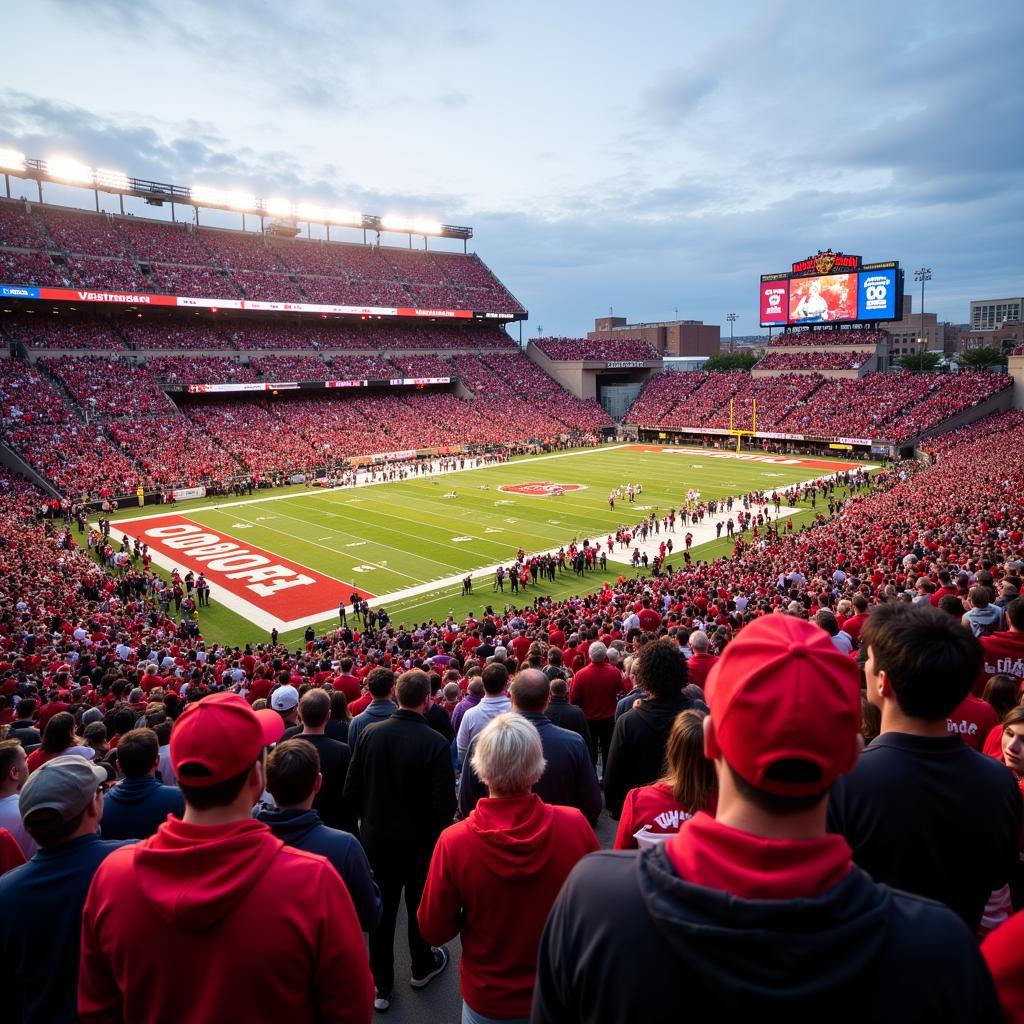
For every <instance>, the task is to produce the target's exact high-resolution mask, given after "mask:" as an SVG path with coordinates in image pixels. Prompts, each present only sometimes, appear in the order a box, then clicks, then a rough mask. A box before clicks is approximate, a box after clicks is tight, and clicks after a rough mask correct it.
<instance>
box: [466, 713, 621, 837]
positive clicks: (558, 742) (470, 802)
mask: <svg viewBox="0 0 1024 1024" xmlns="http://www.w3.org/2000/svg"><path fill="white" fill-rule="evenodd" d="M518 714H520V715H522V716H523V718H525V719H526V720H527V721H530V722H533V724H534V725H535V726H536V727H537V732H539V733H540V744H541V747H542V748H543V750H544V760H545V761H546V762H547V764H546V766H545V768H544V774H543V775H542V776H541V777H540V778H539V779H538V780H537V784H536V785H535V786H534V787H533V792H534V793H536V794H537V796H539V797H540V798H541V800H543V801H544V803H546V804H559V805H561V806H563V807H577V808H579V810H581V811H582V812H583V816H584V817H585V818H586V819H587V821H589V822H590V824H591V825H594V824H596V823H597V819H598V817H599V815H600V814H601V787H600V786H599V785H598V782H597V774H596V772H595V771H594V765H593V763H592V762H591V760H590V753H589V752H588V750H587V745H586V744H585V743H584V742H583V739H582V738H581V737H580V735H579V734H578V733H575V732H570V731H569V730H568V729H562V728H560V727H559V726H557V725H555V723H554V722H552V721H551V720H550V719H549V718H548V717H547V715H544V714H542V713H540V712H538V711H520V712H518ZM475 747H476V740H475V739H474V740H473V742H472V743H471V744H470V745H469V752H468V753H467V754H466V762H465V764H464V765H463V766H462V778H461V779H460V781H459V817H460V818H466V817H468V816H469V812H470V811H472V810H473V808H474V807H476V804H477V801H478V800H480V799H481V798H482V797H485V796H487V787H486V786H485V785H484V784H483V782H482V781H481V780H480V778H479V776H478V775H477V774H476V772H475V771H473V765H472V763H471V760H470V759H471V757H472V755H473V750H474V748H475Z"/></svg>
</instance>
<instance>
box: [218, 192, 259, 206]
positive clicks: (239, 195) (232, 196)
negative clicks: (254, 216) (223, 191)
mask: <svg viewBox="0 0 1024 1024" xmlns="http://www.w3.org/2000/svg"><path fill="white" fill-rule="evenodd" d="M225 205H227V206H230V207H231V209H232V210H242V211H245V210H255V209H256V197H255V196H254V195H253V194H252V193H251V192H241V191H236V192H229V193H228V195H227V203H226V204H225Z"/></svg>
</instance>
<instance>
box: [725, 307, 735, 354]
mask: <svg viewBox="0 0 1024 1024" xmlns="http://www.w3.org/2000/svg"><path fill="white" fill-rule="evenodd" d="M725 319H726V320H728V321H729V351H730V352H732V351H733V350H734V349H735V342H734V341H733V338H732V329H733V325H734V324H735V323H736V314H735V313H730V314H729V315H728V316H727V317H726V318H725Z"/></svg>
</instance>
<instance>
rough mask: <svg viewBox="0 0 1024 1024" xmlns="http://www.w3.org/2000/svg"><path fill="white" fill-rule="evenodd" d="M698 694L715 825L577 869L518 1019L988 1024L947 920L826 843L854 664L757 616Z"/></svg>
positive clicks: (969, 962)
mask: <svg viewBox="0 0 1024 1024" xmlns="http://www.w3.org/2000/svg"><path fill="white" fill-rule="evenodd" d="M707 691H708V699H709V704H710V708H711V713H710V716H709V717H708V718H707V719H706V720H705V725H704V730H705V731H704V746H705V752H706V754H707V755H708V757H710V758H711V759H712V760H713V761H714V762H715V772H716V774H717V777H718V806H717V810H716V813H715V817H714V818H711V817H710V816H709V815H707V814H705V813H703V812H699V813H697V814H696V815H695V816H694V817H693V818H692V819H691V820H689V821H687V822H686V823H685V824H684V825H683V827H682V828H681V829H680V830H679V832H678V834H676V835H674V836H672V837H670V838H669V839H667V840H666V841H665V842H663V843H660V844H659V845H657V846H655V847H653V848H650V849H646V850H643V851H641V852H640V853H639V854H637V853H634V852H628V851H626V852H617V851H615V852H612V851H609V852H600V853H595V854H592V855H591V856H589V857H586V858H585V859H584V860H582V861H581V862H580V863H579V864H577V865H576V867H575V868H574V869H573V871H572V873H571V874H570V875H569V878H568V879H567V880H566V883H565V885H564V886H563V887H562V891H561V892H560V893H559V896H558V898H557V899H556V901H555V904H554V906H553V908H552V910H551V914H550V916H549V918H548V922H547V925H546V927H545V929H544V934H543V936H542V938H541V944H540V950H539V955H538V959H537V963H538V972H537V984H536V988H535V990H534V1002H533V1009H532V1015H531V1021H532V1022H533V1024H571V1022H587V1024H591V1022H593V1024H597V1022H612V1021H621V1020H627V1019H628V1020H638V1021H639V1020H652V1021H653V1020H665V1019H667V1017H668V1016H669V1015H671V1016H673V1017H674V1016H677V1015H678V1007H679V1005H680V1001H681V1000H682V1002H683V1003H684V1004H685V1011H686V1013H685V1015H686V1017H687V1018H688V1019H692V1020H745V1019H749V1018H751V1017H754V1016H758V1017H763V1016H766V1015H767V1016H769V1017H771V1018H772V1019H780V1020H801V1021H811V1020H830V1021H841V1022H844V1024H845V1022H849V1024H854V1022H858V1021H863V1020H867V1019H870V1020H872V1021H881V1022H894V1024H895V1022H900V1024H903V1022H905V1021H907V1020H908V1019H912V1020H919V1021H933V1020H949V1021H953V1020H971V1021H986V1022H989V1021H990V1022H992V1024H995V1022H996V1021H998V1020H999V1019H1000V1014H999V1006H998V1003H997V1001H996V995H995V991H994V988H993V985H992V980H991V978H990V976H989V974H988V971H987V969H986V968H985V965H984V963H983V961H982V959H981V955H980V953H979V951H978V947H977V943H976V941H975V938H974V936H973V935H972V933H971V932H970V931H969V930H968V929H967V928H966V927H965V926H964V924H963V922H962V921H960V920H959V919H958V918H957V917H956V915H954V914H953V913H952V912H951V911H949V910H948V909H947V908H945V907H942V906H940V905H938V904H935V903H933V902H931V901H930V900H926V899H921V898H920V897H917V896H911V895H909V894H906V893H901V892H896V891H894V890H891V889H888V888H886V887H885V886H879V885H876V884H875V883H874V882H873V881H872V880H871V878H870V877H869V876H868V875H867V874H866V873H865V872H864V871H862V870H861V869H860V868H858V867H857V866H856V865H855V864H854V863H853V860H852V857H851V850H850V848H849V846H848V845H847V844H846V841H845V840H844V839H843V838H842V837H841V836H837V835H829V834H828V831H827V827H826V815H827V806H828V794H829V789H830V788H831V786H832V785H833V784H834V783H835V781H836V779H837V778H838V777H839V776H840V775H841V774H843V773H844V772H848V771H850V769H851V768H853V766H854V765H855V764H856V762H857V758H858V754H859V751H860V746H861V740H860V733H859V723H860V678H859V673H858V671H857V667H856V665H855V664H854V663H853V661H852V660H851V659H850V658H848V657H844V656H843V655H841V654H840V653H839V652H838V651H837V650H836V649H835V647H834V646H833V644H832V642H831V640H830V639H829V637H828V636H827V634H826V633H824V632H823V631H822V630H821V629H819V628H818V627H817V626H814V625H812V624H810V623H808V622H805V621H801V620H799V619H796V618H793V617H791V616H784V615H770V616H766V617H764V618H760V619H757V620H756V621H754V622H753V623H751V624H750V625H748V626H746V627H745V628H744V629H743V630H742V631H741V632H740V634H739V636H738V637H737V638H736V639H735V640H734V641H733V642H732V643H730V644H729V646H728V647H727V648H726V650H725V652H724V654H723V655H722V658H721V660H720V661H719V662H718V664H717V665H716V666H715V668H714V669H713V670H712V672H711V675H710V676H709V678H708V686H707ZM907 948H913V949H914V955H915V959H914V961H913V963H910V962H908V961H907V959H906V956H905V951H906V949H907ZM638 964H639V965H642V972H641V974H640V975H639V976H638V973H637V972H638V967H637V965H638ZM669 1008H672V1009H669Z"/></svg>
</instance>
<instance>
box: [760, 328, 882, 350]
mask: <svg viewBox="0 0 1024 1024" xmlns="http://www.w3.org/2000/svg"><path fill="white" fill-rule="evenodd" d="M886 337H887V334H886V332H885V331H871V330H861V329H860V328H852V329H850V330H841V329H836V330H831V331H783V332H782V333H781V334H774V335H772V340H771V342H770V344H771V346H772V348H780V347H785V348H790V347H793V346H796V345H799V346H801V347H802V348H832V347H835V346H837V345H843V346H852V345H856V346H858V347H859V348H874V347H875V346H876V345H879V344H881V343H882V342H883V341H885V339H886Z"/></svg>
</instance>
